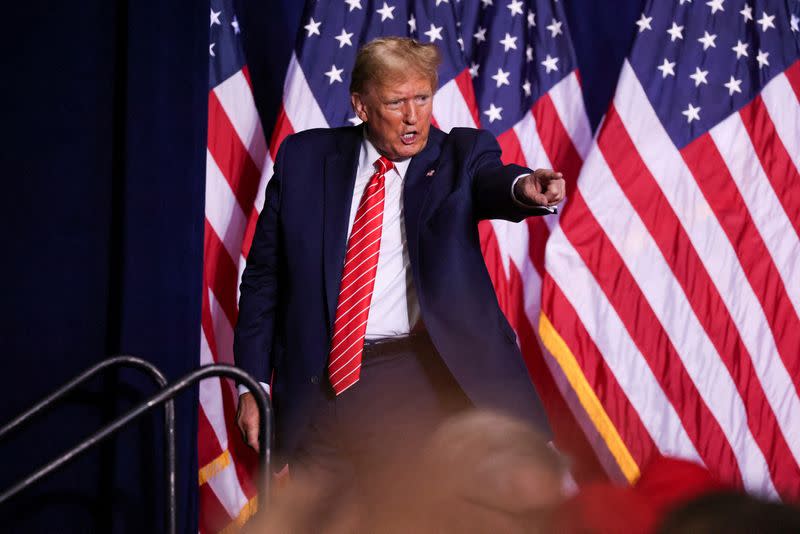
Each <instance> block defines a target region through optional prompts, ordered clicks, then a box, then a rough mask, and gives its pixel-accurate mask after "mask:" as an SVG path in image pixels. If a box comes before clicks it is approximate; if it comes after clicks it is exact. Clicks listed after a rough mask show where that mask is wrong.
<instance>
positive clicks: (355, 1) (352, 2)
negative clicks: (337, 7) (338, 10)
mask: <svg viewBox="0 0 800 534" xmlns="http://www.w3.org/2000/svg"><path fill="white" fill-rule="evenodd" d="M344 3H345V4H347V5H348V6H350V9H349V10H348V12H349V11H353V10H354V9H363V8H362V7H361V0H344Z"/></svg>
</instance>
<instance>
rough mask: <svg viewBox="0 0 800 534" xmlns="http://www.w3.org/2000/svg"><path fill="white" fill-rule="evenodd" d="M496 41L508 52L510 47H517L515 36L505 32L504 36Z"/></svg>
mask: <svg viewBox="0 0 800 534" xmlns="http://www.w3.org/2000/svg"><path fill="white" fill-rule="evenodd" d="M498 42H499V43H500V44H501V45H503V48H504V49H505V50H503V51H504V52H508V51H509V50H511V49H512V48H513V49H514V50H516V49H517V38H516V37H511V35H510V34H508V33H506V36H505V37H503V38H502V39H500V40H499V41H498Z"/></svg>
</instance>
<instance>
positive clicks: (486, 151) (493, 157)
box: [468, 130, 550, 222]
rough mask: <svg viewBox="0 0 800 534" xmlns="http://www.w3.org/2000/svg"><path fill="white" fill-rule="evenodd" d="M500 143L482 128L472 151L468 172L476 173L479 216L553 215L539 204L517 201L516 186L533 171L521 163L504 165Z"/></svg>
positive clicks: (474, 197)
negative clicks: (513, 186) (524, 205)
mask: <svg viewBox="0 0 800 534" xmlns="http://www.w3.org/2000/svg"><path fill="white" fill-rule="evenodd" d="M500 154H501V150H500V145H498V144H497V140H495V138H494V136H493V135H492V134H491V133H489V132H487V131H485V130H479V132H478V136H477V139H476V141H475V144H474V146H473V150H472V153H471V154H470V156H469V158H468V165H469V167H468V172H470V173H471V175H472V177H473V178H472V202H473V206H474V209H475V216H476V218H477V219H479V220H480V219H505V220H507V221H513V222H519V221H521V220H522V219H524V218H526V217H530V216H532V215H549V214H550V212H549V211H548V210H546V209H544V208H539V207H523V206H521V205H520V204H518V203H516V202H514V198H513V196H512V192H511V189H512V185H513V183H514V180H516V179H517V177H518V176H520V175H521V174H529V173H531V172H533V171H532V170H531V169H529V168H527V167H521V166H520V165H513V164H512V165H503V162H502V161H501V160H500Z"/></svg>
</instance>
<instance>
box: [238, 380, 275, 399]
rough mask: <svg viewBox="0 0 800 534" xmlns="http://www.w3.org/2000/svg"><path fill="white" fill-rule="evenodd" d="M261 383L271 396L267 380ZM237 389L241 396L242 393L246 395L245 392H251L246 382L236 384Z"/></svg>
mask: <svg viewBox="0 0 800 534" xmlns="http://www.w3.org/2000/svg"><path fill="white" fill-rule="evenodd" d="M259 384H261V387H262V388H264V391H266V392H267V397H269V394H270V391H269V384H267V383H266V382H259ZM236 390H237V391H238V392H239V396H240V397H241V396H242V395H244V394H245V393H250V388H248V387H247V386H245V385H244V384H238V385H237V386H236Z"/></svg>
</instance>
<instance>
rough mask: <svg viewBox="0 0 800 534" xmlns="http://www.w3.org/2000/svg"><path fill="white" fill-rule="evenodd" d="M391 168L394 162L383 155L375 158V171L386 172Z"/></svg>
mask: <svg viewBox="0 0 800 534" xmlns="http://www.w3.org/2000/svg"><path fill="white" fill-rule="evenodd" d="M393 168H394V163H392V161H391V160H390V159H389V158H387V157H385V156H381V157H379V158H378V159H376V160H375V171H376V172H377V173H378V174H386V173H387V172H389V171H390V170H392V169H393Z"/></svg>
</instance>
